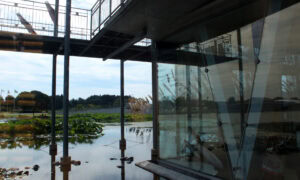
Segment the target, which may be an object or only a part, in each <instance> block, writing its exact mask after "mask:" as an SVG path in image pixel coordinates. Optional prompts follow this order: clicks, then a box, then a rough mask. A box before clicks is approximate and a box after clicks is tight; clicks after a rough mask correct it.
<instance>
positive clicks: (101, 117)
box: [70, 113, 152, 123]
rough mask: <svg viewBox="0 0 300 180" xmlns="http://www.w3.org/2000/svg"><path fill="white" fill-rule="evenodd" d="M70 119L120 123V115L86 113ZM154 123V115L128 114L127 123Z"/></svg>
mask: <svg viewBox="0 0 300 180" xmlns="http://www.w3.org/2000/svg"><path fill="white" fill-rule="evenodd" d="M70 118H77V119H92V120H93V121H95V122H98V123H118V122H120V114H119V113H111V114H110V113H94V114H92V113H85V114H74V115H72V116H71V117H70ZM143 121H152V115H150V114H126V115H125V122H143Z"/></svg>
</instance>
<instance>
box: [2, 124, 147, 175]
mask: <svg viewBox="0 0 300 180" xmlns="http://www.w3.org/2000/svg"><path fill="white" fill-rule="evenodd" d="M27 138H30V137H27ZM125 138H126V141H127V148H126V151H125V156H126V157H133V161H132V162H131V161H126V162H124V163H123V165H124V166H123V167H122V166H121V167H120V165H121V161H120V157H121V151H120V150H119V139H120V126H119V124H106V125H105V127H104V129H103V135H102V136H100V137H87V138H86V140H83V141H80V142H77V141H73V142H72V143H70V144H69V155H70V156H71V158H72V160H76V161H80V162H81V165H78V166H74V165H72V168H71V171H70V172H69V179H72V180H73V179H74V180H77V179H78V180H82V179H85V180H94V179H95V180H96V179H97V180H98V179H105V180H106V179H109V180H117V179H130V180H140V179H146V180H147V179H153V175H152V174H151V173H148V172H147V171H144V170H142V169H140V168H138V167H136V166H135V163H137V162H141V161H144V160H149V159H151V148H152V124H151V122H142V123H130V124H127V125H126V126H125ZM0 140H1V144H2V146H1V150H0V151H1V153H0V168H7V169H8V168H19V170H20V171H21V170H23V171H26V169H25V167H27V168H28V171H29V175H28V176H20V177H17V179H19V178H22V179H30V180H41V179H43V180H44V179H63V173H62V172H61V171H60V168H59V166H55V168H54V169H53V168H52V169H51V164H52V162H51V156H50V155H49V142H50V137H34V138H33V139H31V140H32V141H28V140H26V137H15V138H13V139H9V138H0ZM5 141H8V142H5ZM9 141H10V142H9ZM57 145H58V146H57V147H58V151H57V156H56V157H55V161H56V162H57V161H59V160H60V158H61V157H62V146H63V145H62V142H61V141H58V142H57ZM34 165H38V166H39V168H38V170H37V171H35V170H33V169H32V167H33V166H34ZM29 167H30V169H29ZM51 176H52V177H51ZM0 179H1V178H0Z"/></svg>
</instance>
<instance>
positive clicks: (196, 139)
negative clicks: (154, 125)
mask: <svg viewBox="0 0 300 180" xmlns="http://www.w3.org/2000/svg"><path fill="white" fill-rule="evenodd" d="M299 12H300V3H297V4H294V5H292V6H290V7H288V8H286V9H283V10H281V11H279V12H277V13H275V14H272V15H269V16H267V17H266V18H264V19H260V20H258V21H255V22H253V23H251V24H248V25H246V26H244V27H241V28H239V29H236V30H234V31H232V32H228V33H226V34H223V35H221V36H218V37H215V38H213V39H210V40H207V41H205V42H193V43H189V44H185V45H183V46H182V47H180V48H179V49H180V50H182V51H185V52H186V57H185V56H180V57H182V58H189V56H188V55H187V54H189V53H190V54H193V57H195V54H198V56H199V58H197V59H195V61H198V60H201V61H202V62H201V63H198V64H201V65H195V64H197V63H194V64H190V65H179V64H177V65H174V64H159V65H158V99H159V116H158V119H159V151H160V159H161V160H163V161H164V162H167V163H169V164H170V165H174V166H178V167H183V168H188V169H192V170H194V171H196V172H202V173H205V174H209V175H212V176H216V177H221V178H225V179H271V178H272V179H299V178H300V163H299V162H300V151H299V148H300V119H299V117H300V81H299V80H300V71H299V69H300V66H299V64H300V43H299V42H300V35H299V33H298V32H300V23H299V18H300V13H299ZM199 33H202V36H205V32H199ZM184 61H185V59H182V62H184ZM189 62H190V61H189ZM203 64H204V65H203Z"/></svg>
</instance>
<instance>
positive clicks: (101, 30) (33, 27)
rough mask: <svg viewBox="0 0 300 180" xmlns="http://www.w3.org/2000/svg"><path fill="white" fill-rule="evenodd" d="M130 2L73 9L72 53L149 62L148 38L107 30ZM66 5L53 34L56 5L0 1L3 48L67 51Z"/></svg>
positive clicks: (118, 0) (107, 0) (28, 0)
mask: <svg viewBox="0 0 300 180" xmlns="http://www.w3.org/2000/svg"><path fill="white" fill-rule="evenodd" d="M128 3H130V1H123V0H101V1H100V0H98V1H97V2H96V4H95V5H94V6H93V7H92V9H90V10H88V9H80V8H72V10H71V34H70V36H71V42H70V43H71V52H70V55H72V56H83V57H94V58H103V59H108V58H111V59H131V60H139V61H147V60H148V61H150V60H149V57H150V54H149V45H150V41H149V40H142V39H143V38H144V35H143V34H141V35H139V36H138V37H136V36H131V35H126V34H122V33H117V32H113V31H110V30H108V29H109V28H108V27H109V23H108V21H109V19H110V18H112V17H114V16H116V15H117V13H116V12H117V11H120V10H121V9H122V8H123V7H125V6H126V5H127V4H128ZM65 9H66V8H65V7H64V6H59V21H58V37H54V36H53V34H54V16H55V10H54V5H53V4H49V3H47V2H45V3H42V2H37V1H31V0H14V1H8V0H0V49H1V50H8V51H19V52H31V53H44V54H60V55H62V54H63V52H64V45H63V42H64V35H65V31H64V28H65V14H66V12H65Z"/></svg>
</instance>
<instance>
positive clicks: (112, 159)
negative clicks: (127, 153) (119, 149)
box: [109, 158, 117, 161]
mask: <svg viewBox="0 0 300 180" xmlns="http://www.w3.org/2000/svg"><path fill="white" fill-rule="evenodd" d="M109 159H110V160H111V161H114V160H117V158H109Z"/></svg>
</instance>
